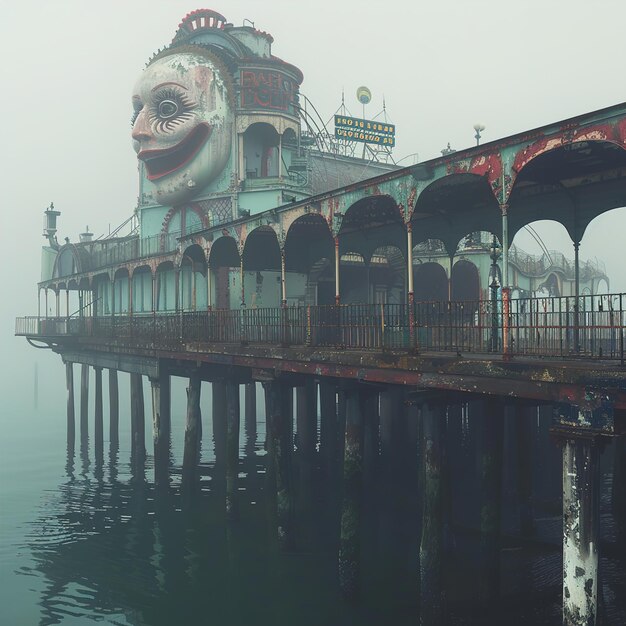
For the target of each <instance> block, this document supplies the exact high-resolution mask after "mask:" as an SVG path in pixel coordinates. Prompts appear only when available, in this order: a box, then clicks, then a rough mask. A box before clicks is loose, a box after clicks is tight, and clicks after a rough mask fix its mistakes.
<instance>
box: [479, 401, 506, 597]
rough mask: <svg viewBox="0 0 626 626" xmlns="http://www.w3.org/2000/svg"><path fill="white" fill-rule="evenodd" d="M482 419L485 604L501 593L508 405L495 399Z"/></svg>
mask: <svg viewBox="0 0 626 626" xmlns="http://www.w3.org/2000/svg"><path fill="white" fill-rule="evenodd" d="M480 419H481V431H480V432H481V434H480V437H481V446H480V455H481V462H480V467H481V509H480V560H481V566H480V568H481V575H480V577H479V581H480V595H481V598H482V599H483V600H484V601H488V600H493V599H495V598H497V597H498V595H499V593H500V530H501V518H502V442H503V435H504V404H503V402H502V401H500V400H498V399H495V398H492V399H489V400H488V401H486V402H484V404H483V414H482V416H481V417H480Z"/></svg>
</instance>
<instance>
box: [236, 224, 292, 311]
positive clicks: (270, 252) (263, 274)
mask: <svg viewBox="0 0 626 626" xmlns="http://www.w3.org/2000/svg"><path fill="white" fill-rule="evenodd" d="M243 268H244V291H245V293H244V296H245V302H246V305H247V306H250V307H258V308H262V307H276V306H279V305H280V302H281V299H282V294H281V291H282V290H281V256H280V246H279V244H278V238H277V237H276V232H275V231H274V229H273V228H271V227H270V226H260V227H259V228H255V229H254V230H253V231H252V232H251V233H250V234H249V235H248V237H247V238H246V242H245V245H244V248H243ZM291 282H292V281H289V280H288V281H287V285H288V286H289V285H290V283H291Z"/></svg>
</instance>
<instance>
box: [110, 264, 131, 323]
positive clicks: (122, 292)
mask: <svg viewBox="0 0 626 626" xmlns="http://www.w3.org/2000/svg"><path fill="white" fill-rule="evenodd" d="M129 295H130V289H129V275H128V270H127V269H126V268H120V269H118V270H117V271H116V272H115V276H114V277H113V309H114V313H115V314H120V313H128V312H129V311H130V301H129Z"/></svg>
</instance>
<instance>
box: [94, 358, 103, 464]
mask: <svg viewBox="0 0 626 626" xmlns="http://www.w3.org/2000/svg"><path fill="white" fill-rule="evenodd" d="M94 377H95V381H96V397H95V407H94V431H93V436H94V451H95V455H96V459H102V455H103V452H104V433H103V430H104V427H103V418H102V368H101V367H94Z"/></svg>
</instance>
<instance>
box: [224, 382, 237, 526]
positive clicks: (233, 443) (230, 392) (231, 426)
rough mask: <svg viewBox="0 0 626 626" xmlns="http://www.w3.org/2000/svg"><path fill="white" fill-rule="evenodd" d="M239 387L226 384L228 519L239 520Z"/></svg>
mask: <svg viewBox="0 0 626 626" xmlns="http://www.w3.org/2000/svg"><path fill="white" fill-rule="evenodd" d="M239 415H240V407H239V385H238V384H237V383H234V382H230V381H229V382H227V383H226V429H227V432H226V517H227V518H228V519H231V520H233V519H237V517H238V515H239V502H238V498H237V477H238V475H239V423H240V418H239Z"/></svg>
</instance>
